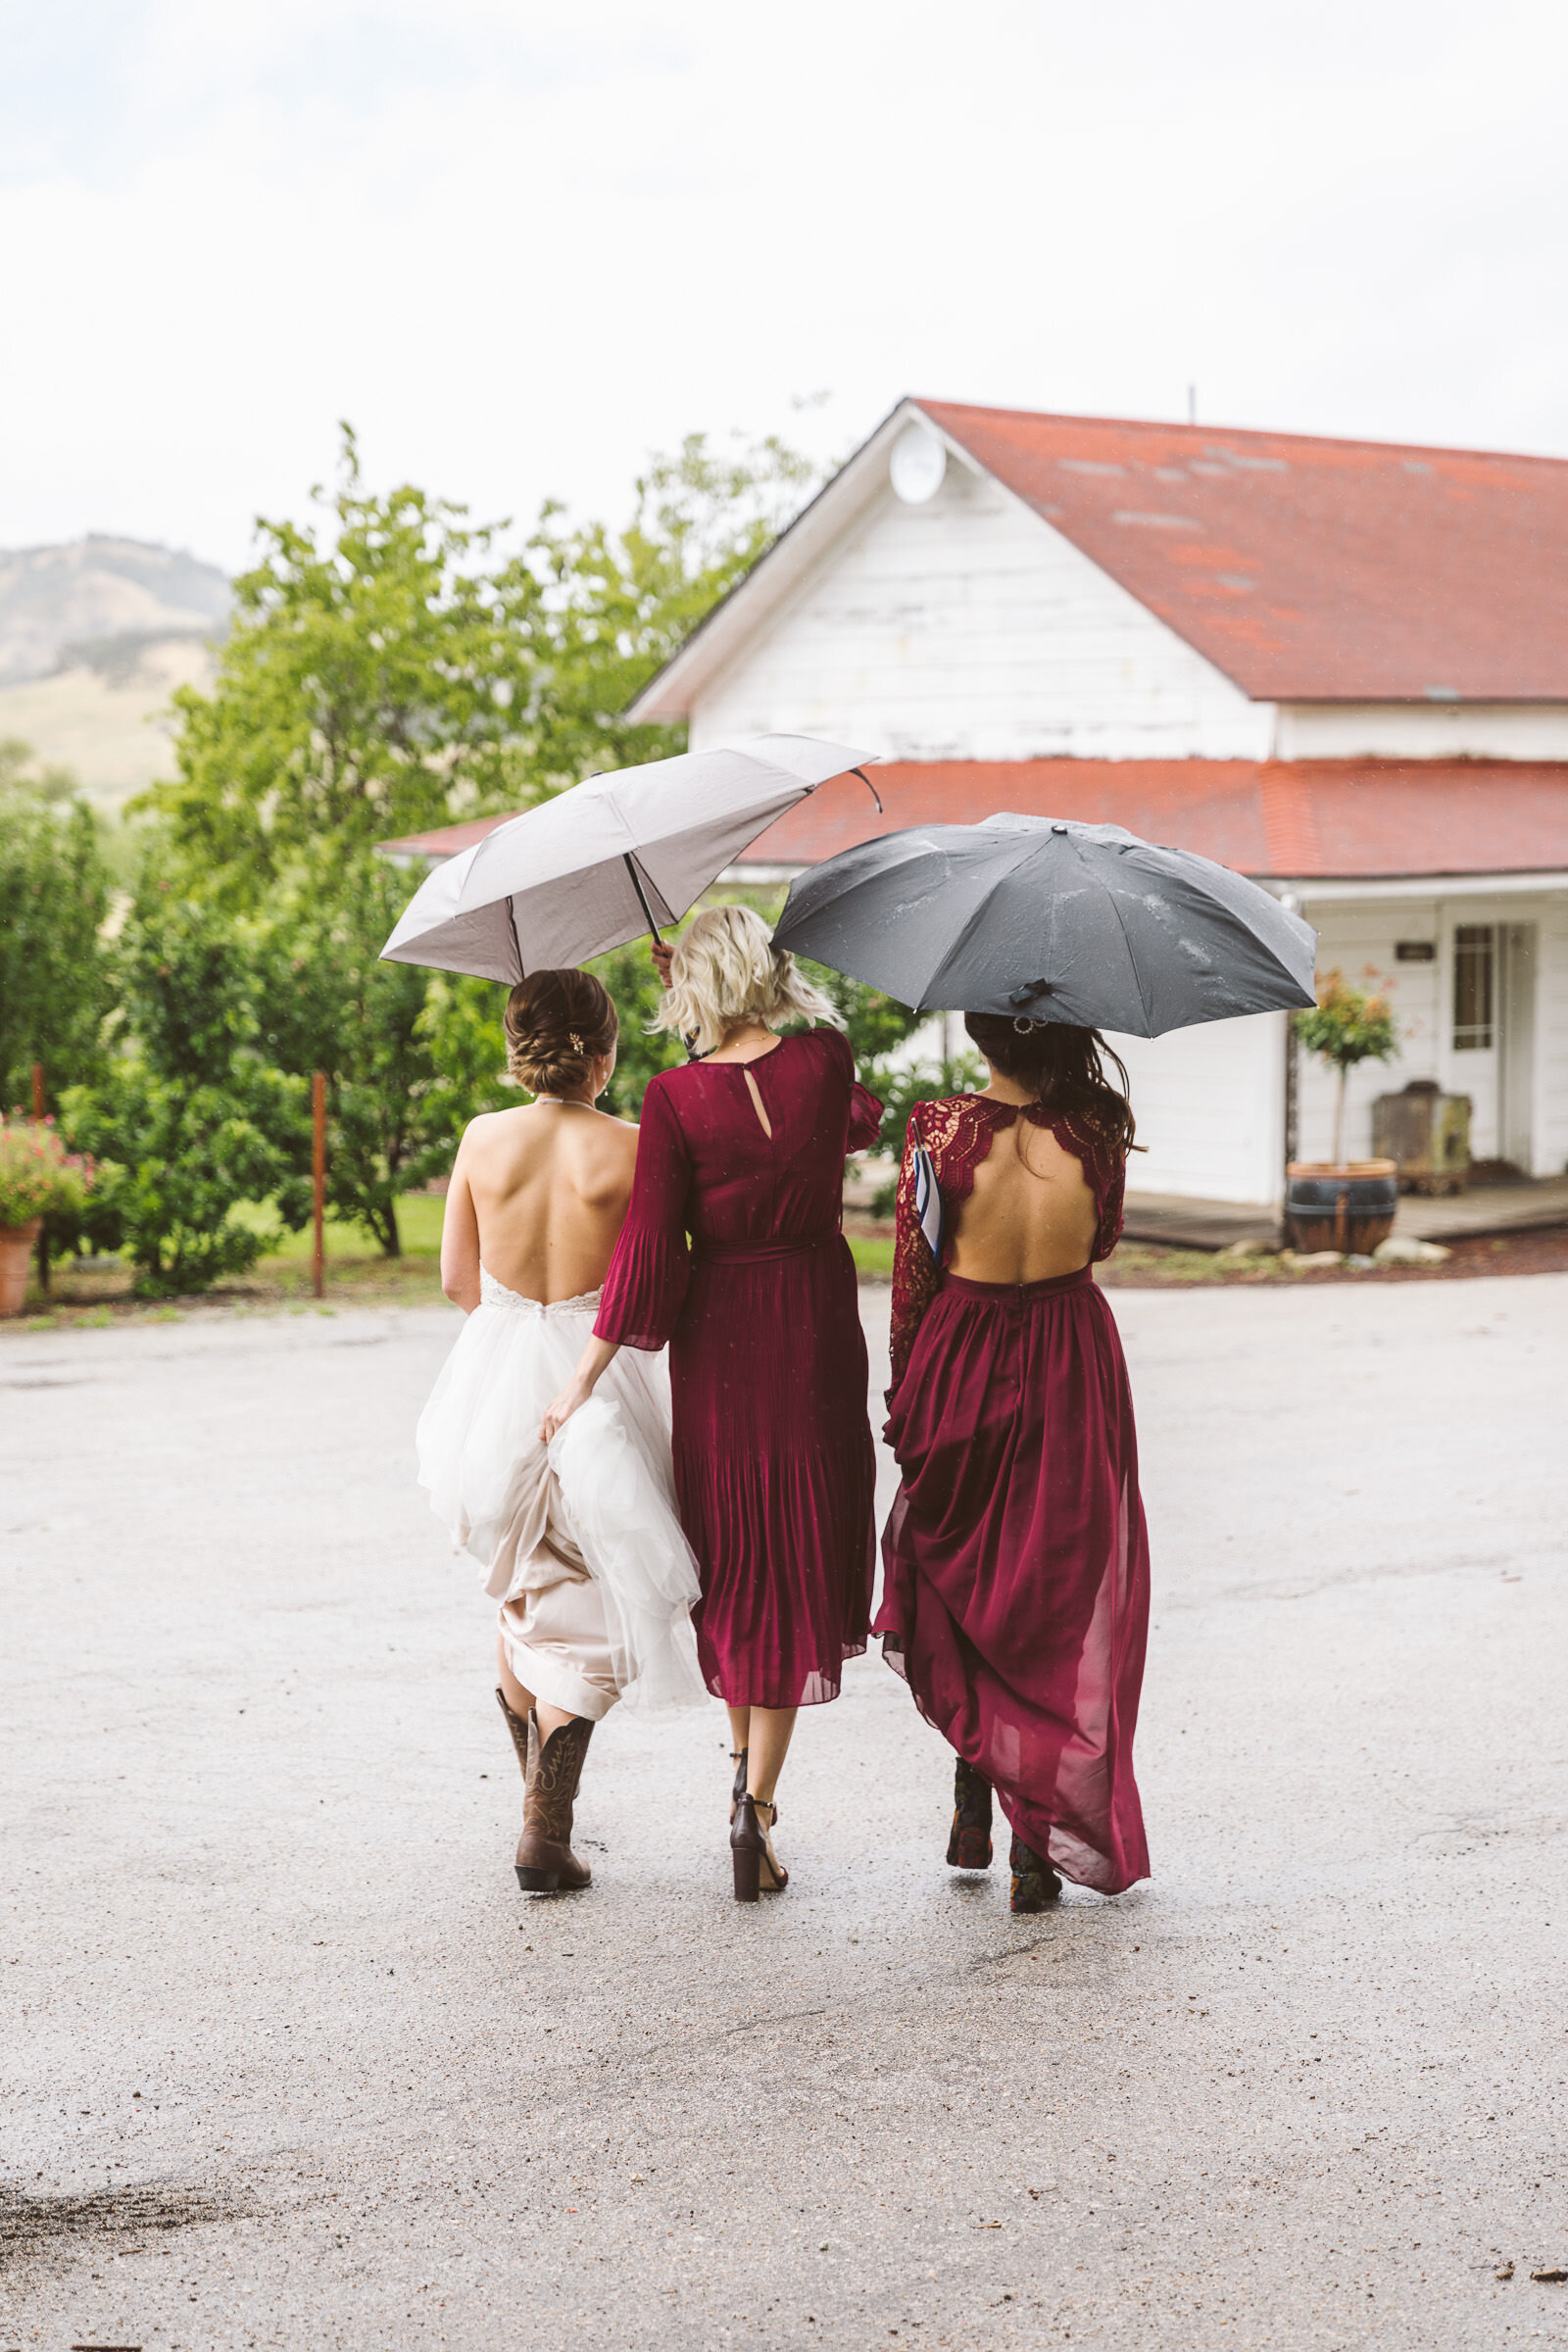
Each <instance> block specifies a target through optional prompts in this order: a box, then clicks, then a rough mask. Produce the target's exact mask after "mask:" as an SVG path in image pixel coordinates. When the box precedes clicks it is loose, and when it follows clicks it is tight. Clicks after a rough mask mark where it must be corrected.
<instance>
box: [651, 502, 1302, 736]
mask: <svg viewBox="0 0 1568 2352" xmlns="http://www.w3.org/2000/svg"><path fill="white" fill-rule="evenodd" d="M840 479H841V481H842V480H844V477H843V476H841V477H840ZM854 487H855V486H852V485H850V484H846V488H847V490H851V491H852V493H853V488H854ZM858 488H859V493H860V494H859V495H858V497H857V496H853V494H852V495H851V496H847V497H846V498H845V499H844V500H843V502H842V507H841V514H840V516H839V518H838V520H839V527H838V529H837V530H836V532H835V533H834V534H833V535H832V536H831V537H830V538H829V537H828V536H827V535H826V533H823V534H822V543H821V544H820V545H819V547H818V549H817V551H816V553H815V555H814V560H813V561H812V562H811V563H810V564H809V565H808V566H806V567H804V568H803V569H802V571H801V573H800V576H798V577H797V578H796V579H795V580H794V581H793V583H792V584H791V586H790V589H789V592H788V593H787V594H786V595H785V596H784V597H782V598H775V599H774V600H773V601H772V605H771V610H769V611H767V612H765V613H760V612H756V611H754V613H753V614H752V616H751V625H750V627H749V628H748V630H747V631H746V633H745V634H744V635H743V636H741V637H740V638H739V640H738V642H737V643H736V644H735V645H734V647H733V650H732V651H731V652H730V653H729V656H728V659H727V660H725V659H722V658H721V649H719V648H717V647H714V648H712V649H711V658H710V661H709V662H705V663H704V668H705V669H706V671H707V674H706V675H704V676H703V677H702V680H701V683H700V685H698V684H697V683H696V681H695V680H688V681H686V683H685V694H686V695H687V696H689V697H690V699H689V701H688V702H687V708H688V709H689V711H690V716H691V730H692V733H691V740H692V744H693V748H694V749H701V748H702V747H703V746H704V745H706V744H710V743H719V742H727V741H734V740H736V739H738V738H741V737H744V736H747V735H752V734H758V733H762V732H766V731H767V729H768V728H783V729H785V730H786V731H788V732H797V733H801V734H808V735H809V734H819V733H822V732H824V731H825V730H826V728H827V724H828V713H829V712H831V713H832V714H833V725H834V726H835V728H837V729H838V730H839V731H840V732H841V733H842V734H845V739H846V740H849V741H853V742H856V743H861V744H865V745H867V746H868V747H870V748H873V749H875V750H877V751H879V752H881V753H883V754H884V755H885V756H887V757H889V758H893V759H898V758H901V757H902V758H912V759H923V760H933V759H936V760H941V759H946V760H1030V759H1041V758H1051V757H1074V758H1079V759H1102V760H1132V759H1140V758H1144V759H1151V758H1160V757H1164V758H1181V757H1189V756H1197V757H1200V758H1207V759H1215V760H1224V759H1257V758H1263V757H1266V756H1267V753H1268V750H1269V747H1270V739H1271V735H1272V727H1273V712H1272V710H1271V709H1270V707H1269V706H1267V705H1265V704H1257V703H1253V702H1250V701H1249V699H1248V698H1247V696H1246V695H1244V694H1243V693H1242V692H1241V690H1240V688H1238V687H1237V686H1235V685H1234V684H1232V682H1231V681H1230V679H1228V678H1227V677H1225V676H1224V675H1223V674H1222V673H1221V672H1220V671H1219V670H1218V669H1216V668H1215V667H1214V666H1213V665H1212V663H1210V662H1207V661H1205V660H1204V658H1203V656H1202V655H1201V654H1200V653H1198V652H1196V651H1195V649H1194V648H1193V647H1192V646H1191V645H1189V644H1187V643H1186V642H1185V641H1184V640H1183V639H1182V638H1181V637H1180V636H1178V635H1177V634H1176V632H1175V631H1174V630H1173V629H1171V628H1170V627H1168V626H1167V625H1166V623H1165V622H1164V621H1162V620H1160V619H1159V618H1158V617H1157V616H1156V615H1155V614H1154V613H1151V612H1150V611H1149V609H1148V608H1147V606H1145V605H1143V604H1141V603H1140V602H1139V601H1138V599H1137V598H1136V597H1134V596H1132V595H1131V594H1130V593H1129V592H1128V591H1127V590H1126V589H1125V588H1123V587H1121V586H1119V585H1118V583H1117V582H1116V581H1115V580H1113V579H1111V578H1110V576H1109V575H1108V573H1106V572H1104V571H1103V570H1102V569H1101V568H1100V567H1099V565H1098V564H1094V563H1093V562H1091V560H1090V559H1089V557H1087V556H1085V555H1084V554H1082V553H1081V552H1080V551H1079V549H1077V548H1076V547H1074V546H1073V545H1072V543H1071V542H1070V541H1069V540H1068V539H1066V538H1064V537H1063V536H1062V535H1061V533H1060V532H1058V531H1056V530H1054V528H1053V527H1052V525H1051V524H1050V523H1049V522H1047V521H1045V520H1044V519H1043V518H1042V517H1041V516H1040V515H1037V514H1035V513H1034V512H1033V511H1032V510H1031V509H1030V508H1029V507H1028V506H1026V505H1025V504H1024V503H1023V501H1022V500H1020V499H1019V498H1017V497H1016V496H1015V495H1014V494H1013V493H1012V492H1011V491H1010V490H1008V489H1006V488H1005V486H1004V485H1003V484H1002V483H1001V482H999V481H997V480H996V479H995V478H994V477H993V476H992V475H990V474H989V473H986V472H984V471H983V470H981V469H980V468H978V467H976V466H973V465H972V464H968V463H963V462H961V460H960V461H959V462H952V463H950V464H949V465H948V467H947V470H946V473H945V475H944V478H943V481H942V485H941V487H940V489H939V490H938V491H937V493H936V495H935V496H934V497H933V498H931V499H930V500H929V501H928V502H927V503H925V504H922V505H907V504H906V503H904V501H902V500H901V499H900V498H899V497H898V496H897V495H896V494H895V492H894V491H893V489H892V488H891V487H890V486H889V483H888V480H887V475H886V471H885V468H879V469H878V476H877V477H876V478H873V479H871V480H870V481H865V480H864V478H863V477H862V478H861V481H860V483H859V485H858ZM764 568H765V567H764ZM760 585H761V582H760V578H759V586H760ZM697 642H698V643H699V644H700V643H701V641H700V640H699V641H697ZM694 650H695V648H694ZM712 656H718V657H719V658H718V659H712ZM666 675H667V673H666ZM648 699H649V704H650V706H652V704H653V698H652V697H650V698H648ZM763 711H766V712H768V713H770V716H769V717H768V719H767V720H766V722H765V725H764V722H763V721H762V719H761V717H760V713H761V712H763ZM641 714H644V715H650V716H651V715H654V708H652V707H650V708H648V709H647V710H646V711H641ZM846 731H847V733H846Z"/></svg>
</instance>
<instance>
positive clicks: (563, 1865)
mask: <svg viewBox="0 0 1568 2352" xmlns="http://www.w3.org/2000/svg"><path fill="white" fill-rule="evenodd" d="M496 1697H497V1699H498V1700H499V1701H500V1705H501V1712H502V1714H503V1715H504V1716H505V1717H506V1719H507V1729H508V1731H509V1732H510V1733H511V1734H512V1744H513V1746H514V1747H515V1749H516V1751H517V1761H518V1763H519V1764H520V1765H521V1766H522V1785H523V1796H522V1836H521V1837H520V1838H518V1840H517V1856H516V1871H517V1885H518V1886H519V1887H521V1888H522V1890H523V1892H524V1893H525V1894H555V1893H557V1892H558V1891H560V1892H570V1891H571V1890H573V1889H574V1888H576V1887H586V1886H587V1884H588V1882H589V1880H590V1879H591V1878H592V1876H593V1873H592V1872H591V1871H590V1869H589V1868H588V1865H587V1863H586V1862H579V1861H578V1859H577V1857H576V1855H575V1854H574V1853H573V1852H572V1850H571V1809H572V1804H573V1800H574V1799H575V1797H576V1794H577V1783H578V1782H579V1781H580V1780H581V1778H582V1767H583V1759H584V1758H585V1757H586V1755H587V1753H588V1742H589V1740H591V1739H592V1738H593V1730H594V1727H593V1725H592V1723H590V1722H589V1720H588V1718H587V1717H586V1716H585V1715H574V1716H573V1717H572V1719H571V1721H570V1722H569V1723H563V1724H560V1725H558V1726H557V1728H556V1730H555V1731H553V1732H552V1733H551V1735H550V1737H549V1739H548V1740H544V1741H541V1740H540V1738H539V1718H538V1716H537V1715H535V1714H532V1713H530V1714H529V1717H528V1720H527V1723H526V1724H524V1723H523V1721H522V1718H521V1717H520V1716H518V1715H515V1714H514V1713H513V1711H512V1709H511V1708H510V1707H509V1706H508V1704H507V1701H506V1694H505V1692H504V1691H497V1692H496Z"/></svg>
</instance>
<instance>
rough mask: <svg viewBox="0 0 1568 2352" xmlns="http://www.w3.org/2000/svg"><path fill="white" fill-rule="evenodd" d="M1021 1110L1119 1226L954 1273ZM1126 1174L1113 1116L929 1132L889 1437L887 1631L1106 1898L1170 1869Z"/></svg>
mask: <svg viewBox="0 0 1568 2352" xmlns="http://www.w3.org/2000/svg"><path fill="white" fill-rule="evenodd" d="M1020 1117H1022V1118H1026V1119H1028V1120H1029V1121H1030V1122H1031V1124H1033V1125H1036V1126H1041V1127H1047V1128H1049V1129H1050V1131H1051V1133H1052V1134H1053V1135H1054V1137H1055V1139H1056V1141H1057V1143H1058V1144H1060V1145H1061V1147H1062V1149H1063V1150H1064V1151H1067V1152H1072V1153H1073V1154H1074V1155H1075V1157H1076V1158H1078V1159H1079V1160H1080V1161H1081V1162H1082V1164H1083V1169H1084V1174H1085V1176H1086V1178H1087V1179H1088V1181H1089V1184H1090V1185H1091V1187H1092V1189H1093V1191H1094V1194H1095V1199H1096V1202H1097V1205H1098V1208H1099V1212H1100V1213H1099V1226H1098V1230H1097V1233H1096V1237H1095V1243H1094V1248H1093V1250H1092V1253H1091V1260H1090V1264H1089V1265H1085V1266H1082V1267H1081V1268H1080V1269H1079V1270H1078V1271H1077V1272H1076V1273H1073V1274H1063V1275H1059V1276H1057V1277H1056V1278H1055V1279H1054V1280H1052V1281H1048V1282H1033V1283H1022V1284H1018V1283H988V1282H969V1281H966V1280H963V1279H961V1278H960V1277H959V1276H957V1275H956V1274H954V1273H952V1272H951V1271H949V1267H948V1261H950V1260H951V1257H952V1254H953V1237H954V1230H955V1227H956V1222H957V1212H958V1210H959V1208H960V1206H961V1204H962V1202H963V1201H965V1200H966V1199H967V1198H968V1196H969V1193H970V1192H971V1190H972V1188H973V1185H974V1172H975V1169H976V1168H977V1167H978V1166H979V1165H980V1163H981V1161H982V1160H984V1159H985V1157H986V1155H987V1153H988V1152H990V1150H991V1148H992V1145H993V1144H994V1142H995V1141H996V1138H997V1137H998V1135H999V1134H1001V1133H1003V1132H1004V1131H1005V1130H1006V1129H1008V1128H1011V1127H1012V1126H1013V1125H1014V1123H1015V1121H1016V1120H1017V1119H1018V1118H1020ZM922 1149H923V1150H924V1151H925V1152H928V1153H929V1155H930V1161H931V1166H932V1168H933V1169H934V1171H935V1175H936V1180H937V1188H938V1190H939V1192H940V1194H941V1199H942V1210H943V1216H942V1228H943V1238H942V1243H941V1256H940V1259H939V1258H938V1257H936V1256H934V1255H933V1253H932V1250H931V1246H930V1243H929V1242H928V1240H927V1238H926V1233H925V1231H924V1230H923V1229H922V1224H921V1217H920V1207H921V1205H922V1203H921V1202H920V1201H919V1199H918V1197H917V1196H918V1193H919V1183H918V1171H919V1163H918V1159H917V1156H916V1155H917V1153H918V1152H920V1151H921V1150H922ZM1124 1164H1125V1163H1124V1161H1123V1158H1122V1156H1121V1154H1120V1153H1119V1152H1114V1151H1112V1150H1111V1148H1110V1147H1109V1145H1108V1143H1107V1142H1106V1140H1105V1138H1104V1137H1103V1135H1101V1133H1100V1132H1099V1130H1098V1129H1097V1128H1096V1127H1095V1126H1094V1125H1093V1124H1092V1122H1090V1121H1089V1120H1087V1119H1084V1118H1081V1117H1077V1116H1075V1117H1073V1118H1072V1119H1067V1118H1064V1117H1062V1116H1060V1115H1058V1114H1054V1113H1053V1112H1051V1111H1049V1110H1047V1109H1046V1108H1045V1107H1044V1106H1042V1105H1041V1104H1038V1103H1029V1104H1025V1105H1022V1106H1017V1105H1014V1104H1012V1103H998V1102H993V1101H992V1100H990V1099H989V1098H984V1097H980V1096H975V1095H964V1096H958V1097H956V1098H953V1099H951V1100H949V1101H947V1102H941V1103H922V1104H920V1105H919V1107H918V1108H917V1110H916V1112H915V1114H914V1117H913V1118H912V1119H911V1120H910V1123H909V1132H908V1142H907V1149H906V1152H905V1159H904V1166H903V1170H902V1172H901V1175H900V1180H899V1198H898V1227H897V1241H896V1244H895V1259H894V1277H893V1386H892V1388H891V1389H890V1391H889V1393H888V1398H889V1406H890V1419H889V1422H888V1426H887V1433H886V1434H887V1440H888V1443H889V1445H890V1446H892V1448H893V1450H894V1452H895V1454H896V1455H897V1456H898V1461H899V1468H900V1470H901V1472H902V1473H903V1483H902V1485H901V1486H900V1489H899V1493H898V1495H897V1498H896V1500H895V1502H894V1505H893V1509H892V1511H891V1512H890V1514H889V1517H888V1523H887V1527H886V1529H885V1531H884V1533H883V1538H882V1556H883V1566H884V1572H885V1576H884V1585H883V1594H882V1606H881V1609H880V1611H879V1613H878V1616H877V1621H876V1627H875V1631H876V1632H877V1633H879V1634H880V1635H881V1636H882V1642H883V1650H884V1654H885V1655H886V1657H887V1660H888V1663H889V1664H890V1665H892V1666H894V1667H896V1668H897V1669H898V1671H899V1672H900V1673H901V1674H903V1675H904V1676H905V1677H906V1678H907V1682H908V1685H909V1689H910V1691H911V1692H912V1693H913V1696H914V1699H915V1703H916V1704H917V1705H918V1707H919V1709H920V1712H921V1713H922V1714H923V1715H924V1716H925V1717H926V1719H927V1721H928V1722H930V1723H932V1724H934V1725H935V1726H936V1728H937V1730H938V1731H940V1732H941V1733H942V1734H943V1736H944V1738H945V1739H947V1740H948V1741H949V1742H950V1744H951V1745H952V1746H953V1747H954V1748H955V1749H956V1752H957V1753H958V1754H959V1755H960V1756H963V1757H964V1758H965V1759H966V1760H967V1761H968V1762H969V1763H970V1764H972V1765H974V1766H975V1768H976V1769H977V1770H978V1771H980V1772H982V1773H983V1774H984V1775H985V1777H986V1779H987V1780H988V1781H990V1782H991V1784H992V1786H993V1787H994V1789H996V1791H997V1795H998V1797H999V1799H1000V1801H1001V1804H1002V1809H1003V1811H1004V1813H1005V1815H1006V1817H1007V1819H1008V1821H1009V1822H1010V1823H1011V1825H1012V1827H1013V1829H1014V1831H1015V1832H1016V1833H1017V1835H1018V1836H1019V1837H1020V1838H1022V1839H1023V1840H1024V1842H1025V1844H1027V1845H1030V1846H1032V1847H1033V1848H1034V1850H1035V1852H1036V1853H1038V1854H1043V1855H1044V1856H1045V1857H1046V1858H1047V1859H1048V1860H1049V1861H1050V1862H1051V1863H1053V1864H1054V1867H1055V1868H1056V1869H1057V1870H1058V1871H1059V1872H1060V1873H1061V1874H1062V1876H1063V1877H1065V1878H1069V1879H1073V1880H1076V1881H1077V1882H1078V1883H1079V1884H1080V1885H1082V1886H1085V1887H1096V1888H1098V1889H1099V1890H1100V1891H1101V1892H1103V1893H1105V1894H1115V1893H1118V1892H1120V1890H1121V1889H1122V1888H1123V1887H1130V1886H1131V1885H1132V1884H1133V1882H1134V1881H1135V1880H1137V1879H1142V1878H1146V1877H1147V1876H1148V1874H1149V1849H1148V1846H1147V1844H1146V1842H1145V1838H1144V1822H1143V1812H1142V1808H1141V1806H1140V1803H1139V1796H1138V1787H1137V1783H1136V1782H1135V1780H1134V1778H1133V1754H1132V1751H1133V1733H1134V1730H1135V1728H1136V1725H1137V1721H1138V1698H1139V1691H1140V1688H1141V1686H1142V1682H1143V1672H1144V1651H1145V1646H1146V1642H1147V1639H1148V1632H1149V1541H1148V1537H1147V1534H1146V1532H1145V1526H1144V1511H1143V1504H1142V1501H1141V1500H1140V1497H1139V1492H1138V1438H1137V1432H1136V1430H1135V1428H1134V1424H1133V1405H1132V1394H1131V1391H1130V1389H1129V1386H1128V1381H1127V1366H1126V1362H1125V1360H1124V1358H1123V1355H1122V1350H1121V1341H1120V1338H1119V1335H1118V1333H1117V1330H1116V1324H1115V1320H1114V1318H1113V1316H1112V1314H1111V1312H1110V1308H1109V1306H1108V1305H1107V1304H1106V1301H1105V1299H1104V1298H1103V1295H1102V1293H1101V1292H1100V1291H1099V1290H1098V1289H1097V1288H1096V1285H1095V1282H1094V1278H1093V1275H1092V1273H1091V1270H1090V1269H1091V1265H1092V1264H1093V1262H1094V1261H1095V1260H1096V1259H1099V1258H1103V1257H1108V1256H1109V1255H1110V1252H1111V1250H1113V1249H1114V1248H1115V1246H1116V1241H1117V1238H1118V1236H1119V1234H1120V1232H1121V1216H1122V1184H1123V1170H1124ZM929 1221H930V1220H929V1216H928V1218H927V1223H929Z"/></svg>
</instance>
